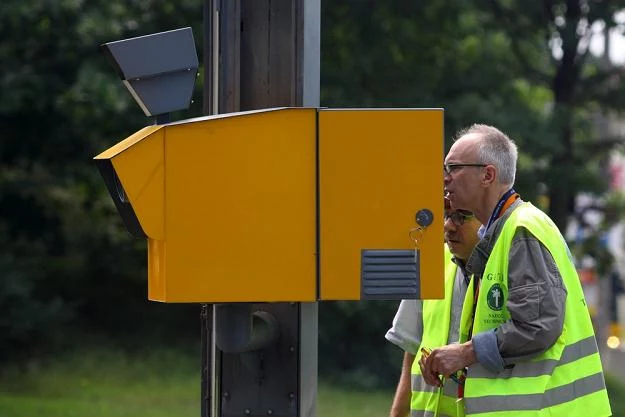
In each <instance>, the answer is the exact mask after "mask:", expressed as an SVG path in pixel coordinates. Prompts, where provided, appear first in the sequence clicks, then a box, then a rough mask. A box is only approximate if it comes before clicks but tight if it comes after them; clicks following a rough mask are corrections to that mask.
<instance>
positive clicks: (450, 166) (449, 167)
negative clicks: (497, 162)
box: [443, 164, 488, 175]
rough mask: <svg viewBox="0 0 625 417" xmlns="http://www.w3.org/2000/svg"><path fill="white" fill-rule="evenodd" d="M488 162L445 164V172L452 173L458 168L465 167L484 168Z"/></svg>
mask: <svg viewBox="0 0 625 417" xmlns="http://www.w3.org/2000/svg"><path fill="white" fill-rule="evenodd" d="M487 165H488V164H443V172H444V173H445V175H451V173H452V172H453V171H454V170H455V169H457V168H464V167H480V168H484V167H485V166H487Z"/></svg>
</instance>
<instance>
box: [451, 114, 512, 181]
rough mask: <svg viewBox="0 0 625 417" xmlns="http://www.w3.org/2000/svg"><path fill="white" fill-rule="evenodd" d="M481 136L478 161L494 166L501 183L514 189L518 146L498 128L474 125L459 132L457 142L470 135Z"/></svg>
mask: <svg viewBox="0 0 625 417" xmlns="http://www.w3.org/2000/svg"><path fill="white" fill-rule="evenodd" d="M473 133H476V134H479V135H480V140H479V142H478V147H477V159H478V161H476V162H479V163H481V164H490V165H494V166H495V168H496V169H497V174H498V176H499V182H500V183H501V184H503V185H508V186H510V187H512V186H513V185H514V179H515V176H516V163H517V158H518V151H517V147H516V144H515V143H514V141H513V140H512V139H510V138H509V137H508V136H507V135H506V134H505V133H503V132H502V131H501V130H499V129H497V128H496V127H493V126H489V125H484V124H474V125H472V126H470V127H468V128H466V129H463V130H461V131H460V132H458V135H457V136H456V140H458V139H460V138H461V137H462V136H465V135H468V134H473Z"/></svg>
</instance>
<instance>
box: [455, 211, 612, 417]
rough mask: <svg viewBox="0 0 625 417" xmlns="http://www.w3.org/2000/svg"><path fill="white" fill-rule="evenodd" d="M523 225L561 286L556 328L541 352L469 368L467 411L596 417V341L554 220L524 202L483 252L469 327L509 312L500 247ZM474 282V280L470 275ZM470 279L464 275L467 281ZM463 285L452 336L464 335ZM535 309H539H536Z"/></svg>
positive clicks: (600, 387) (486, 416) (600, 390)
mask: <svg viewBox="0 0 625 417" xmlns="http://www.w3.org/2000/svg"><path fill="white" fill-rule="evenodd" d="M520 227H521V228H525V229H527V230H528V231H529V232H530V233H531V234H532V235H533V236H535V237H536V238H537V239H538V240H539V241H540V242H541V243H542V244H543V245H544V247H545V248H547V250H548V251H549V252H550V253H551V255H552V256H553V259H554V261H555V263H556V266H557V268H558V270H559V272H560V275H561V276H562V279H563V281H564V286H565V288H566V290H567V297H566V304H565V314H564V327H563V330H562V334H561V335H560V337H559V338H558V339H557V341H556V342H555V343H554V345H553V346H552V347H551V348H549V349H548V350H547V351H546V352H544V353H542V354H541V355H539V356H537V357H535V358H533V359H531V360H527V361H521V362H517V363H516V364H514V366H513V367H512V368H510V369H504V370H503V371H501V372H499V373H492V372H490V371H488V370H487V369H486V368H484V367H483V366H482V365H480V364H479V363H478V364H475V365H472V366H470V367H469V370H468V374H467V379H466V381H465V391H464V403H465V412H466V415H467V416H480V417H499V416H507V417H508V416H513V417H516V416H519V417H521V416H522V417H530V416H536V417H554V416H566V417H576V416H580V417H588V416H590V415H592V416H593V417H602V416H609V415H611V410H610V403H609V400H608V394H607V391H606V388H605V382H604V378H603V369H602V367H601V360H600V358H599V351H598V348H597V342H596V340H595V335H594V330H593V327H592V323H591V321H590V315H589V313H588V308H587V307H586V303H585V300H584V294H583V292H582V287H581V284H580V281H579V278H578V276H577V272H576V270H575V267H574V266H573V262H572V261H571V256H570V252H569V250H568V247H567V245H566V243H565V242H564V238H563V237H562V235H561V234H560V232H559V230H558V228H557V227H556V225H555V224H554V223H553V221H551V219H549V217H548V216H547V215H546V214H544V213H543V212H542V211H540V210H538V209H537V208H536V207H534V206H533V205H531V204H530V203H522V204H521V205H519V206H518V207H517V208H516V209H515V210H514V211H513V212H512V213H511V215H510V217H509V218H508V219H507V221H506V223H505V224H504V226H503V228H502V231H501V234H500V236H499V237H498V238H497V241H496V243H495V245H494V247H493V250H492V252H491V254H490V256H489V258H488V261H487V264H486V268H485V270H484V274H483V276H482V279H481V281H480V284H479V285H480V289H479V295H478V300H477V307H476V310H475V319H474V323H473V334H477V333H480V332H483V331H487V330H490V329H494V328H496V327H497V326H499V325H500V324H502V323H504V322H505V321H506V320H508V319H509V318H510V314H509V312H508V310H507V308H506V302H507V300H508V278H507V277H508V254H509V251H510V246H511V243H512V238H513V237H514V234H515V232H516V230H517V228H520ZM473 281H474V280H473ZM473 285H474V283H473V282H472V285H470V287H472V286H473ZM472 292H473V289H472V288H469V289H468V290H467V297H466V298H465V303H464V306H463V312H462V318H461V331H460V333H461V334H460V340H461V342H462V341H465V340H466V337H467V335H468V330H469V327H470V323H471V317H470V316H471V315H472V311H473V297H470V296H469V295H470V294H472ZM536 314H539V312H536Z"/></svg>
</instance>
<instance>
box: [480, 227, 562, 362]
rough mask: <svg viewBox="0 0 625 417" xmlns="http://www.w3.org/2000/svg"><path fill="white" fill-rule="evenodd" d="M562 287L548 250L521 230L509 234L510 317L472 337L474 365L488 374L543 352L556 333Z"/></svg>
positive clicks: (557, 331)
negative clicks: (483, 368) (479, 364)
mask: <svg viewBox="0 0 625 417" xmlns="http://www.w3.org/2000/svg"><path fill="white" fill-rule="evenodd" d="M565 301H566V289H565V287H564V283H563V281H562V276H561V275H560V272H559V271H558V268H557V267H556V264H555V261H554V260H553V257H552V256H551V254H550V253H549V251H548V250H547V249H546V248H545V247H544V246H543V245H542V244H541V243H540V242H539V241H538V240H537V239H536V238H535V237H534V236H532V235H531V234H530V233H529V232H528V231H527V230H525V229H520V230H519V231H517V233H516V234H515V236H514V239H513V241H512V245H511V248H510V253H509V260H508V300H507V308H508V311H509V312H510V316H511V318H510V319H509V320H508V321H506V322H505V323H503V324H502V325H500V326H499V327H497V328H496V329H495V330H494V331H492V330H491V331H487V332H483V333H480V334H476V335H474V337H473V345H474V349H475V351H476V356H477V358H478V361H479V362H480V363H481V364H483V365H484V366H485V367H487V368H488V369H489V370H491V371H493V372H499V371H501V370H502V369H503V368H504V366H507V365H512V364H514V363H515V362H517V361H519V360H525V359H530V358H532V357H535V356H537V355H539V354H541V353H543V352H545V351H546V350H547V349H549V348H550V347H551V346H552V345H553V344H554V343H555V341H556V340H557V339H558V337H559V336H560V334H561V333H562V328H563V325H564V308H565Z"/></svg>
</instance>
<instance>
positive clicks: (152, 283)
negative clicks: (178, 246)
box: [148, 239, 167, 301]
mask: <svg viewBox="0 0 625 417" xmlns="http://www.w3.org/2000/svg"><path fill="white" fill-rule="evenodd" d="M165 246H166V242H165V241H164V240H155V239H148V299H150V300H152V301H166V300H167V296H166V288H165V287H166V285H165V279H166V274H165V269H166V268H165V262H166V260H167V258H166V257H165V256H166V254H165Z"/></svg>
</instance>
